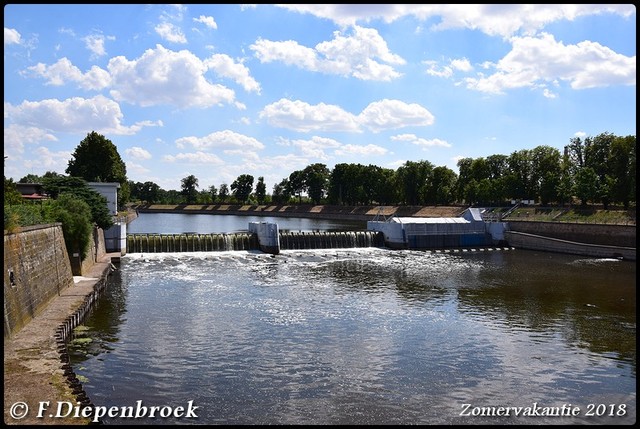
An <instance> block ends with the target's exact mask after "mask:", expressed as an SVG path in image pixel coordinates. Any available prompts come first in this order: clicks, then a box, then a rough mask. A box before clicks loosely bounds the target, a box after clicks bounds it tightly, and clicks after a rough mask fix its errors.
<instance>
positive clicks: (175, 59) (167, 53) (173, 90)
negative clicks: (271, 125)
mask: <svg viewBox="0 0 640 429" xmlns="http://www.w3.org/2000/svg"><path fill="white" fill-rule="evenodd" d="M107 68H108V70H109V72H110V73H111V78H112V85H113V89H112V90H111V95H112V96H113V97H114V98H115V99H116V100H118V101H126V102H128V103H132V104H138V105H140V106H145V107H146V106H153V105H160V104H168V105H175V106H179V107H183V108H187V107H200V108H205V107H211V106H215V105H218V104H221V103H229V104H232V103H233V102H234V98H235V93H234V91H233V90H231V89H229V88H227V87H225V86H222V85H218V84H211V83H210V82H208V81H207V80H206V79H205V77H204V73H205V72H206V71H207V70H208V68H209V67H208V66H207V65H206V64H205V63H204V62H202V61H201V60H200V59H199V58H198V57H196V56H195V55H194V54H192V53H191V52H189V51H187V50H182V51H179V52H175V51H171V50H168V49H165V48H164V47H163V46H162V45H156V48H155V49H148V50H146V51H145V52H144V54H143V55H142V56H141V57H140V58H138V59H135V60H132V61H129V60H127V59H126V58H125V57H122V56H118V57H114V58H112V59H111V60H110V61H109V65H108V67H107Z"/></svg>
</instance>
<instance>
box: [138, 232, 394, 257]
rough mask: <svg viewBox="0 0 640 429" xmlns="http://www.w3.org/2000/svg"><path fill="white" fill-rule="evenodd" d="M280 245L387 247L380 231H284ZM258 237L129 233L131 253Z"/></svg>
mask: <svg viewBox="0 0 640 429" xmlns="http://www.w3.org/2000/svg"><path fill="white" fill-rule="evenodd" d="M279 238H280V248H281V249H283V250H299V249H346V248H354V247H384V236H383V234H382V233H380V232H376V231H350V232H280V234H279ZM259 249H260V246H259V243H258V237H257V235H256V234H251V233H232V234H189V233H185V234H127V253H166V252H219V251H232V250H259Z"/></svg>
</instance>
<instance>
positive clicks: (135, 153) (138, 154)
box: [124, 146, 151, 159]
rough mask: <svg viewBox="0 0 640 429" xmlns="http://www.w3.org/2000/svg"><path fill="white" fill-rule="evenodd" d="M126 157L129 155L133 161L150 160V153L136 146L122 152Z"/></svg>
mask: <svg viewBox="0 0 640 429" xmlns="http://www.w3.org/2000/svg"><path fill="white" fill-rule="evenodd" d="M124 153H126V154H127V155H129V156H130V157H131V158H133V159H151V153H150V152H149V151H148V150H146V149H143V148H141V147H138V146H133V147H131V148H129V149H126V150H125V151H124Z"/></svg>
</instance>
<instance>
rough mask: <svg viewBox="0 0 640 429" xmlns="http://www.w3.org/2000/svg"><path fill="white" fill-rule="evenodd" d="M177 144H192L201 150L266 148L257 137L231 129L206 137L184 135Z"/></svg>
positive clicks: (183, 145)
mask: <svg viewBox="0 0 640 429" xmlns="http://www.w3.org/2000/svg"><path fill="white" fill-rule="evenodd" d="M176 146H177V147H178V148H184V147H187V146H191V147H193V148H195V149H201V150H202V149H211V148H231V149H234V148H238V149H245V150H246V149H257V150H260V149H264V145H263V144H262V143H260V142H259V141H258V140H256V139H255V138H253V137H249V136H245V135H243V134H238V133H236V132H233V131H231V130H224V131H216V132H215V133H211V134H209V135H206V136H204V137H195V136H189V137H182V138H179V139H177V140H176Z"/></svg>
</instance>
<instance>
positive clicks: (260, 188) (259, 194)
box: [256, 176, 267, 204]
mask: <svg viewBox="0 0 640 429" xmlns="http://www.w3.org/2000/svg"><path fill="white" fill-rule="evenodd" d="M266 197H267V185H265V184H264V177H262V176H260V177H258V183H256V199H257V200H258V204H263V203H264V201H265V198H266Z"/></svg>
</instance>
